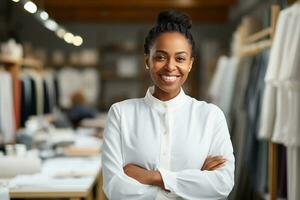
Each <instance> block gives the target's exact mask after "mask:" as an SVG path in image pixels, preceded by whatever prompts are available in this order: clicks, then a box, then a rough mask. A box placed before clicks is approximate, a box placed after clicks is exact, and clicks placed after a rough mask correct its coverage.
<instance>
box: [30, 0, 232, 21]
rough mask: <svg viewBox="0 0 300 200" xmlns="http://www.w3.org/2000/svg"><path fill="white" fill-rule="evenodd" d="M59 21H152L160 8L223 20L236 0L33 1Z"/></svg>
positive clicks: (197, 18) (211, 19)
mask: <svg viewBox="0 0 300 200" xmlns="http://www.w3.org/2000/svg"><path fill="white" fill-rule="evenodd" d="M34 2H35V3H36V4H37V5H38V7H40V8H43V9H45V10H46V11H47V12H48V13H49V14H50V16H52V17H53V18H54V19H55V20H57V21H60V22H153V21H154V20H155V18H156V16H157V14H158V13H159V12H160V11H162V10H167V9H176V10H181V11H183V12H185V13H187V14H189V15H190V16H191V17H192V19H193V22H199V23H224V22H226V21H227V19H228V11H229V8H230V7H231V6H233V5H235V4H236V0H34Z"/></svg>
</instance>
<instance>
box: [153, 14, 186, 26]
mask: <svg viewBox="0 0 300 200" xmlns="http://www.w3.org/2000/svg"><path fill="white" fill-rule="evenodd" d="M156 22H157V24H158V25H159V24H167V23H175V24H180V25H181V26H184V27H186V28H187V29H190V28H191V27H192V21H191V19H190V17H189V16H188V15H186V14H184V13H182V12H178V11H175V10H168V11H162V12H160V13H159V15H158V17H157V20H156Z"/></svg>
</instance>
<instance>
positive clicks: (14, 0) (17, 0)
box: [12, 0, 20, 3]
mask: <svg viewBox="0 0 300 200" xmlns="http://www.w3.org/2000/svg"><path fill="white" fill-rule="evenodd" d="M12 1H13V2H16V3H17V2H19V1H20V0H12Z"/></svg>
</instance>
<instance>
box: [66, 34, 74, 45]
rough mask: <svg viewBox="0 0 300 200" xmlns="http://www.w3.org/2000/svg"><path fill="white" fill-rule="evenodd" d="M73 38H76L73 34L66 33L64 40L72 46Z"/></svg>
mask: <svg viewBox="0 0 300 200" xmlns="http://www.w3.org/2000/svg"><path fill="white" fill-rule="evenodd" d="M73 38H74V35H73V34H72V33H66V34H65V35H64V40H65V41H66V42H67V43H69V44H71V43H72V42H73Z"/></svg>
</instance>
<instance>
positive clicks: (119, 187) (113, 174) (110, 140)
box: [102, 105, 158, 200]
mask: <svg viewBox="0 0 300 200" xmlns="http://www.w3.org/2000/svg"><path fill="white" fill-rule="evenodd" d="M120 121H121V120H120V114H119V112H118V108H117V106H116V105H113V106H112V107H111V109H110V111H109V113H108V121H107V125H106V128H105V130H104V144H103V152H102V165H103V178H104V183H103V189H104V193H105V194H106V196H107V197H108V199H110V200H120V199H126V200H131V199H132V200H139V199H141V200H147V199H154V198H155V195H156V193H157V190H158V188H157V187H154V186H149V185H144V184H141V183H139V182H138V181H136V180H134V179H132V178H131V177H128V176H127V175H126V174H125V173H124V171H123V165H124V163H123V156H122V155H123V152H122V150H121V149H122V148H121V143H122V141H121V135H120V132H121V130H120Z"/></svg>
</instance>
